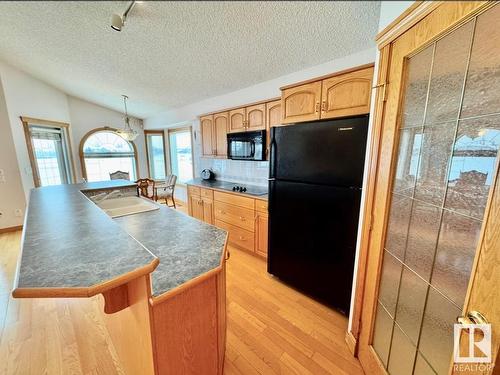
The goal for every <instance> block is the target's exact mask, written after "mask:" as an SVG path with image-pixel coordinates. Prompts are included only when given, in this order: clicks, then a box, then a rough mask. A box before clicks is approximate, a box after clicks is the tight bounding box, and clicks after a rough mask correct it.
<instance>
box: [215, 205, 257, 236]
mask: <svg viewBox="0 0 500 375" xmlns="http://www.w3.org/2000/svg"><path fill="white" fill-rule="evenodd" d="M215 218H216V219H217V220H222V221H224V222H226V223H228V224H233V225H236V226H238V227H240V228H243V229H246V230H248V231H251V232H253V231H254V230H255V211H254V210H250V209H248V208H243V207H238V206H235V205H232V204H229V203H224V202H218V201H215Z"/></svg>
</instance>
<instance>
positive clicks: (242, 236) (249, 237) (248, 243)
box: [215, 219, 255, 252]
mask: <svg viewBox="0 0 500 375" xmlns="http://www.w3.org/2000/svg"><path fill="white" fill-rule="evenodd" d="M215 225H216V226H218V227H219V228H222V229H225V230H227V231H228V233H229V240H228V242H229V243H230V244H231V245H236V246H238V247H241V248H243V249H245V250H248V251H251V252H253V251H254V248H255V243H254V242H255V237H254V233H253V232H250V231H249V230H246V229H242V228H240V227H237V226H236V225H233V224H229V223H226V222H224V221H222V220H217V219H216V220H215Z"/></svg>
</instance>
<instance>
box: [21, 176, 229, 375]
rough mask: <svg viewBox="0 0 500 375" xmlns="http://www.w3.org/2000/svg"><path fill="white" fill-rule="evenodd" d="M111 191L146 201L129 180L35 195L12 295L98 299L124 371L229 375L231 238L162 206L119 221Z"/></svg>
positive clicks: (49, 189) (52, 188)
mask: <svg viewBox="0 0 500 375" xmlns="http://www.w3.org/2000/svg"><path fill="white" fill-rule="evenodd" d="M110 192H114V193H118V194H119V195H120V196H123V197H128V198H127V199H129V200H134V199H135V200H140V199H139V198H130V197H133V196H135V195H136V192H135V184H133V183H131V182H130V181H124V180H115V181H107V182H97V183H83V184H70V185H59V186H50V187H43V188H38V189H33V190H32V192H31V195H30V201H29V206H28V210H27V214H26V219H25V225H24V228H23V242H22V252H21V256H20V259H19V262H18V269H17V275H16V286H15V288H14V291H13V293H12V294H13V296H14V297H15V298H73V297H80V298H85V297H93V296H97V297H94V298H99V299H100V301H101V304H102V308H103V310H104V312H105V314H104V317H105V321H106V325H107V328H108V331H109V333H110V336H111V338H112V339H113V343H114V345H115V349H116V352H117V354H118V356H119V358H120V360H121V362H122V366H123V368H124V369H125V370H126V373H130V374H138V373H141V374H171V373H190V371H192V370H193V369H195V371H198V370H199V371H200V372H196V373H202V372H203V373H205V374H222V371H223V363H224V353H225V330H226V306H225V253H226V242H227V233H226V232H225V231H224V230H221V229H219V228H216V227H214V226H212V225H208V224H206V223H203V222H201V221H199V220H196V219H193V218H191V217H189V216H187V215H184V214H183V213H180V212H178V211H176V210H173V209H171V208H168V207H166V206H162V205H157V207H156V206H155V207H153V208H152V209H151V210H149V211H147V212H140V213H135V214H130V215H126V216H121V217H115V218H112V217H110V216H109V215H108V214H107V213H106V212H105V210H103V209H101V207H100V206H99V205H98V203H99V201H98V200H97V197H98V196H103V195H104V196H107V195H108V194H109V193H110ZM111 195H112V194H111ZM111 195H110V196H111ZM115 195H116V194H115ZM104 199H106V198H104ZM104 199H103V200H104ZM117 199H120V198H117ZM110 200H111V199H110ZM110 200H108V202H109V201H110ZM141 201H142V200H141ZM148 202H149V203H148V204H150V205H156V203H154V202H150V201H148ZM101 295H102V296H101ZM207 346H209V347H211V348H213V349H214V350H213V351H210V353H207ZM187 369H189V371H187Z"/></svg>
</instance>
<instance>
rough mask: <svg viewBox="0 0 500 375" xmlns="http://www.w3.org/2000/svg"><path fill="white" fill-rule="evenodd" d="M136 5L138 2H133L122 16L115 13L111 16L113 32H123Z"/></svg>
mask: <svg viewBox="0 0 500 375" xmlns="http://www.w3.org/2000/svg"><path fill="white" fill-rule="evenodd" d="M136 3H137V1H131V2H130V3H129V5H128V7H127V9H126V10H125V12H124V13H123V14H122V15H119V14H117V13H114V14H113V15H112V16H111V28H112V29H113V30H115V31H122V28H123V27H124V26H125V21H126V20H127V17H128V15H129V13H130V11H131V10H132V8H133V7H134V6H135V4H136Z"/></svg>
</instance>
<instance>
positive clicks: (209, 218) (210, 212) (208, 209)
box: [201, 198, 214, 224]
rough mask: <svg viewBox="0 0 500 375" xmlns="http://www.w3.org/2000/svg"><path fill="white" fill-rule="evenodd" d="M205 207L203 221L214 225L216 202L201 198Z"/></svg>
mask: <svg viewBox="0 0 500 375" xmlns="http://www.w3.org/2000/svg"><path fill="white" fill-rule="evenodd" d="M201 202H202V207H203V221H204V222H206V223H208V224H213V223H214V201H213V200H212V199H209V198H201Z"/></svg>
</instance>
